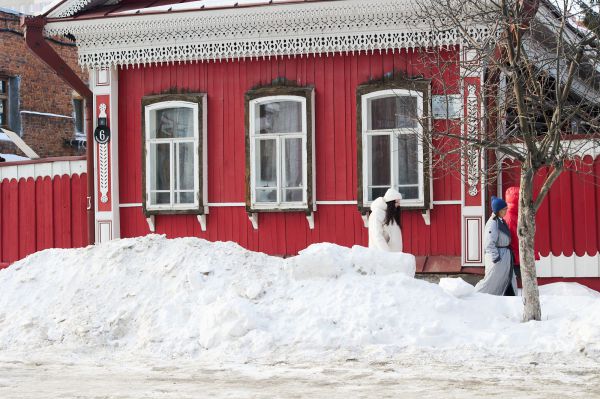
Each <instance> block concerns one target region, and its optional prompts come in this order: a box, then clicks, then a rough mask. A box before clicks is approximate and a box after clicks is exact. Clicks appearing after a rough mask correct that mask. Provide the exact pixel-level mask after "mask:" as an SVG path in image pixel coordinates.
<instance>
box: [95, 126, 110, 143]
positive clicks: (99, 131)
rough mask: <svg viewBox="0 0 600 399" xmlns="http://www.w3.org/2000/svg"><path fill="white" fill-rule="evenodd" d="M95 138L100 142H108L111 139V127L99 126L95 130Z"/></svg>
mask: <svg viewBox="0 0 600 399" xmlns="http://www.w3.org/2000/svg"><path fill="white" fill-rule="evenodd" d="M94 139H95V140H96V142H97V143H98V144H106V143H108V141H109V140H110V129H109V128H108V126H98V127H97V128H96V130H94Z"/></svg>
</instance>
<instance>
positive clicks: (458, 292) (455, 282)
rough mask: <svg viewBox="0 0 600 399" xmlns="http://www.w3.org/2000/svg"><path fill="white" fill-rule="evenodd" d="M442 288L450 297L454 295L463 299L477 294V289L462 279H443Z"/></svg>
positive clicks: (441, 281)
mask: <svg viewBox="0 0 600 399" xmlns="http://www.w3.org/2000/svg"><path fill="white" fill-rule="evenodd" d="M440 287H441V288H442V289H443V290H444V291H446V292H447V293H449V294H450V295H454V296H455V297H457V298H462V297H464V296H467V295H471V294H472V293H474V292H475V287H473V286H472V285H471V284H469V283H467V282H466V281H465V280H463V279H462V278H460V277H458V278H449V277H445V278H441V279H440Z"/></svg>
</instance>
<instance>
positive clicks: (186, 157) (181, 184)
mask: <svg viewBox="0 0 600 399" xmlns="http://www.w3.org/2000/svg"><path fill="white" fill-rule="evenodd" d="M176 145H177V150H178V156H179V164H178V165H177V173H176V174H175V189H177V190H193V189H194V143H177V144H176Z"/></svg>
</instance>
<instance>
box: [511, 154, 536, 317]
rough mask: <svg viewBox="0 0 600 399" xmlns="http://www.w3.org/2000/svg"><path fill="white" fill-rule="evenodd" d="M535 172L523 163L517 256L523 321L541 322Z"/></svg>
mask: <svg viewBox="0 0 600 399" xmlns="http://www.w3.org/2000/svg"><path fill="white" fill-rule="evenodd" d="M534 176H535V171H534V170H533V169H532V168H531V167H528V166H527V163H523V166H522V167H521V186H520V190H519V222H518V225H517V234H518V236H519V256H520V260H521V280H522V282H523V303H524V304H525V309H524V311H523V321H530V320H538V321H539V320H541V318H542V310H541V308H540V293H539V290H538V285H537V275H536V271H535V250H534V238H535V208H534V206H533V177H534Z"/></svg>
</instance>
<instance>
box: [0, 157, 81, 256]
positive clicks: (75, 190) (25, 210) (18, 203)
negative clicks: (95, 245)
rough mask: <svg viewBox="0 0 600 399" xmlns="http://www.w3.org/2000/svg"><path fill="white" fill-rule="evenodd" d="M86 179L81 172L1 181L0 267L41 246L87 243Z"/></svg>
mask: <svg viewBox="0 0 600 399" xmlns="http://www.w3.org/2000/svg"><path fill="white" fill-rule="evenodd" d="M76 160H79V158H76ZM37 162H38V163H36V165H35V166H36V167H38V169H39V166H40V165H39V161H37ZM62 162H63V164H64V161H62ZM9 165H11V166H13V167H14V165H15V163H11V164H9ZM23 165H27V163H19V166H20V167H22V166H23ZM28 166H30V167H31V170H33V168H32V166H31V165H28ZM42 166H44V165H42ZM0 168H4V166H0ZM86 178H87V177H86V174H85V173H82V174H72V175H69V174H63V175H55V176H37V177H35V175H34V176H31V177H21V178H19V179H18V180H17V178H4V179H2V180H1V181H0V226H1V228H0V267H2V266H4V267H5V266H7V265H8V264H10V263H12V262H14V261H17V260H19V259H22V258H24V257H26V256H27V255H29V254H32V253H34V252H36V251H40V250H42V249H47V248H74V247H82V246H85V245H86V243H87V220H86V207H87V204H86V197H87V190H86Z"/></svg>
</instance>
